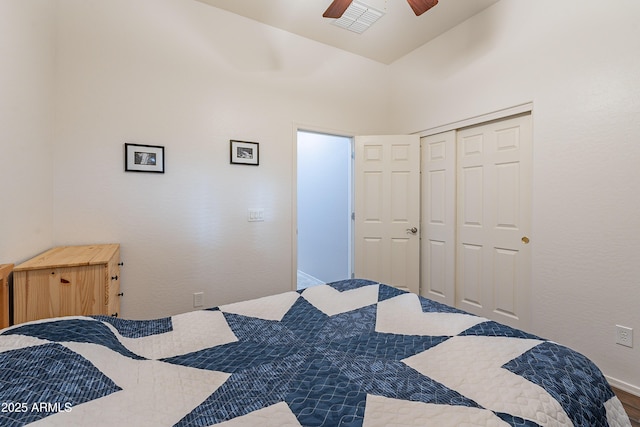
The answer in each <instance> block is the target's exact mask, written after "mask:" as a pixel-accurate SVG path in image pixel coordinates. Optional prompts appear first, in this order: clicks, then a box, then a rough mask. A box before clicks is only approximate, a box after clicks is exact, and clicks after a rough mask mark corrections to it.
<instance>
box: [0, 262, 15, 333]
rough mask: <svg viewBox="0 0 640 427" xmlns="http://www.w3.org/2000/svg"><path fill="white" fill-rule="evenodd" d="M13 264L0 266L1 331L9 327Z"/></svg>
mask: <svg viewBox="0 0 640 427" xmlns="http://www.w3.org/2000/svg"><path fill="white" fill-rule="evenodd" d="M12 269H13V264H0V329H2V328H6V327H7V326H9V275H10V274H11V271H12Z"/></svg>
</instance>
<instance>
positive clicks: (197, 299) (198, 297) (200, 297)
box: [193, 292, 204, 308]
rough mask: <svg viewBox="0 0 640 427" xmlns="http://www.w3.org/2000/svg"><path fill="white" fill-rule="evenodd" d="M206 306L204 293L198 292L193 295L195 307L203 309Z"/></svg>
mask: <svg viewBox="0 0 640 427" xmlns="http://www.w3.org/2000/svg"><path fill="white" fill-rule="evenodd" d="M203 305H204V292H196V293H194V294H193V307H194V308H197V307H202V306H203Z"/></svg>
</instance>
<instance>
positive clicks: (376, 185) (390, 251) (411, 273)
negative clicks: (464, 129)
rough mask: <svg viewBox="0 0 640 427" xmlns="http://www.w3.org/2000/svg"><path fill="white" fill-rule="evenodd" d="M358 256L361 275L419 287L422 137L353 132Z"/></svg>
mask: <svg viewBox="0 0 640 427" xmlns="http://www.w3.org/2000/svg"><path fill="white" fill-rule="evenodd" d="M354 181H355V182H354V184H355V191H354V195H355V248H354V249H355V259H354V261H355V262H354V272H355V276H356V277H359V278H366V279H371V280H376V281H379V282H381V283H385V284H388V285H392V286H396V287H399V288H403V289H406V290H409V291H411V292H415V293H418V292H419V287H420V236H419V227H420V224H419V221H420V138H419V137H418V136H417V135H399V136H391V135H385V136H358V137H356V138H355V178H354Z"/></svg>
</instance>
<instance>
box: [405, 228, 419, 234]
mask: <svg viewBox="0 0 640 427" xmlns="http://www.w3.org/2000/svg"><path fill="white" fill-rule="evenodd" d="M417 232H418V229H417V228H416V227H412V228H407V233H411V234H416V233H417Z"/></svg>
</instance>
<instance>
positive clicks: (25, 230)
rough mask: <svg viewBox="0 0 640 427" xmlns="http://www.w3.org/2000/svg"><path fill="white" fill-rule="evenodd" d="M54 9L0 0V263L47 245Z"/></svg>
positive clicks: (32, 0)
mask: <svg viewBox="0 0 640 427" xmlns="http://www.w3.org/2000/svg"><path fill="white" fill-rule="evenodd" d="M54 34H55V9H54V8H53V4H52V3H50V2H42V1H38V0H2V1H1V2H0V58H2V59H1V61H2V65H1V66H0V188H1V189H2V191H1V192H0V264H2V263H17V262H21V261H23V260H25V259H27V258H29V257H31V256H33V255H35V254H36V253H38V252H41V251H44V250H45V249H47V248H49V247H50V246H51V242H52V239H53V231H52V219H51V213H52V195H53V185H52V181H51V176H52V170H53V169H52V162H51V153H52V146H51V144H52V132H53V117H54V111H53V91H54V83H53V79H54V68H53V67H54V62H53V58H54V45H53V40H54Z"/></svg>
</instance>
